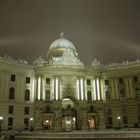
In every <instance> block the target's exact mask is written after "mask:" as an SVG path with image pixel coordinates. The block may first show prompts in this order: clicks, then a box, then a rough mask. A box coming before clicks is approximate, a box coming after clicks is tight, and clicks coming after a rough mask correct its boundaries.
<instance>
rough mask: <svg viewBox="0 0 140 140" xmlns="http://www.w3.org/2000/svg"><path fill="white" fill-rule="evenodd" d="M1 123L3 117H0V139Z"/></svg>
mask: <svg viewBox="0 0 140 140" xmlns="http://www.w3.org/2000/svg"><path fill="white" fill-rule="evenodd" d="M2 122H3V117H2V116H0V137H1V135H2V134H1V124H2Z"/></svg>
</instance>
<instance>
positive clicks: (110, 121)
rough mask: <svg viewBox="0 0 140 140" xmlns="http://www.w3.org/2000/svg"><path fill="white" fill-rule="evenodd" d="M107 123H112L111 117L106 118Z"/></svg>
mask: <svg viewBox="0 0 140 140" xmlns="http://www.w3.org/2000/svg"><path fill="white" fill-rule="evenodd" d="M107 122H108V125H112V117H108V118H107Z"/></svg>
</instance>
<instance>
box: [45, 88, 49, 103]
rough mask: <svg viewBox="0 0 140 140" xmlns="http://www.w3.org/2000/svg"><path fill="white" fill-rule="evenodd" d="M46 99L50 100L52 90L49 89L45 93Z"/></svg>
mask: <svg viewBox="0 0 140 140" xmlns="http://www.w3.org/2000/svg"><path fill="white" fill-rule="evenodd" d="M45 100H46V102H50V91H49V90H47V91H46V93H45Z"/></svg>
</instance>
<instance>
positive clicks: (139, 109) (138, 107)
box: [137, 104, 140, 114]
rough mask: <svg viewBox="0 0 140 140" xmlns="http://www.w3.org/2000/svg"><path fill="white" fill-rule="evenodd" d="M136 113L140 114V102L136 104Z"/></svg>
mask: <svg viewBox="0 0 140 140" xmlns="http://www.w3.org/2000/svg"><path fill="white" fill-rule="evenodd" d="M137 110H138V113H139V114H140V104H138V105H137Z"/></svg>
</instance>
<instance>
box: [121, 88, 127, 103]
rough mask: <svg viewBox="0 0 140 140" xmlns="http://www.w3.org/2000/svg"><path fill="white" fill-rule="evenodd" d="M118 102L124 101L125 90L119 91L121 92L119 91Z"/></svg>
mask: <svg viewBox="0 0 140 140" xmlns="http://www.w3.org/2000/svg"><path fill="white" fill-rule="evenodd" d="M120 100H121V101H124V100H126V97H125V90H124V89H121V90H120Z"/></svg>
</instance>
